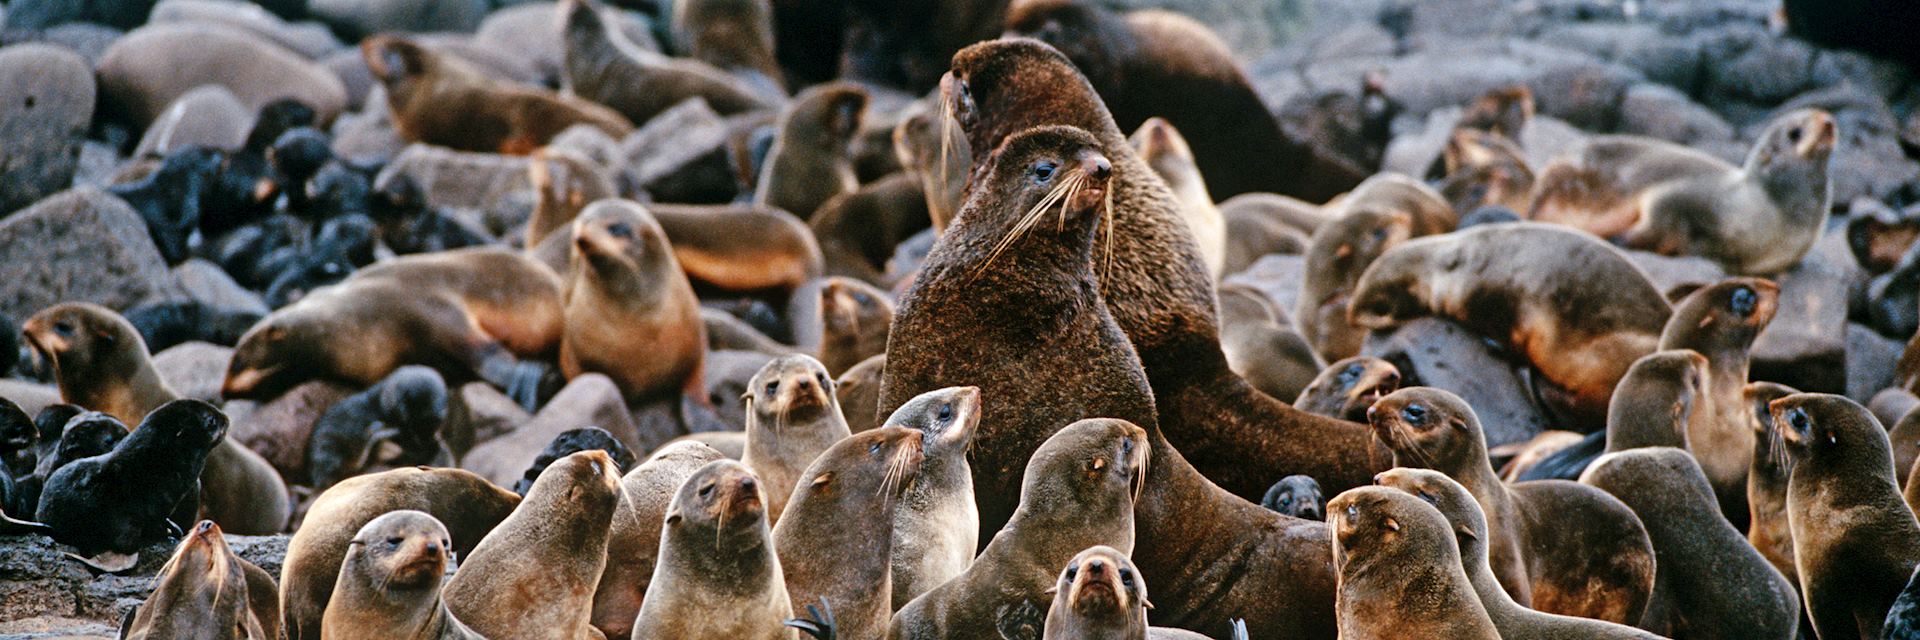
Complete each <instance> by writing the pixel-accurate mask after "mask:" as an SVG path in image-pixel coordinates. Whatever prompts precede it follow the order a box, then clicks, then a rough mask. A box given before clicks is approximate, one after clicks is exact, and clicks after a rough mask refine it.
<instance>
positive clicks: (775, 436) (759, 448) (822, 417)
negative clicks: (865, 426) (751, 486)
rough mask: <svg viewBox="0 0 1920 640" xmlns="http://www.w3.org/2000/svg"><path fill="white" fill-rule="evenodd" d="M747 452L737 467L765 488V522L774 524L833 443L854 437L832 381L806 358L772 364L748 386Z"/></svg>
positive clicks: (792, 357)
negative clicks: (743, 465)
mask: <svg viewBox="0 0 1920 640" xmlns="http://www.w3.org/2000/svg"><path fill="white" fill-rule="evenodd" d="M746 399H747V448H746V450H745V451H743V452H741V461H742V462H745V463H746V464H747V467H749V468H751V469H753V471H754V473H755V474H756V475H758V476H759V477H760V483H761V486H763V487H765V490H766V491H765V492H766V494H767V496H766V502H767V504H766V512H767V519H768V520H770V521H772V522H775V523H778V522H779V521H780V514H781V513H783V512H785V511H786V507H787V501H788V499H790V498H791V497H792V495H793V491H794V489H795V487H797V486H798V483H799V481H800V477H801V475H802V474H803V473H805V472H806V471H807V467H809V466H811V465H812V464H813V461H814V459H815V458H818V457H819V456H820V454H822V453H825V452H826V451H827V449H828V448H831V447H832V446H833V444H834V443H836V442H839V441H841V440H842V439H845V438H846V437H847V436H850V435H853V434H852V432H851V431H849V430H848V429H847V419H846V417H845V416H843V415H842V414H841V413H840V402H839V400H838V399H836V398H835V397H834V394H833V379H832V378H831V377H828V376H827V369H826V367H823V366H821V365H820V361H819V360H815V359H813V357H812V356H807V355H800V354H795V355H788V356H780V357H778V358H774V359H773V361H772V362H768V363H767V365H766V366H764V367H761V368H760V372H759V373H756V374H754V376H753V380H752V381H750V382H748V383H747V393H746Z"/></svg>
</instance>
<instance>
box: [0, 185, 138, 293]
mask: <svg viewBox="0 0 1920 640" xmlns="http://www.w3.org/2000/svg"><path fill="white" fill-rule="evenodd" d="M0 256H6V257H7V259H6V260H4V261H0V314H5V315H6V316H7V317H10V318H27V317H30V316H32V315H33V314H34V313H35V312H38V311H39V310H41V309H44V308H47V307H49V306H52V305H53V304H55V303H58V302H71V301H79V302H93V303H97V304H101V305H104V306H106V307H109V308H112V309H114V310H116V311H125V310H127V309H128V308H129V307H132V306H133V305H134V304H136V303H138V302H140V301H141V300H145V299H146V298H147V297H148V296H150V295H152V294H153V292H154V291H156V290H158V288H159V287H161V286H163V285H164V282H165V279H166V277H167V265H166V261H165V260H163V259H161V257H160V250H159V249H158V248H155V247H154V245H153V239H152V238H151V237H150V236H148V235H147V224H146V222H144V221H142V220H141V219H140V214H137V213H134V211H133V208H132V207H129V206H127V203H126V202H123V201H121V200H120V199H119V198H115V197H113V196H111V195H107V194H106V193H105V192H102V191H100V190H98V189H94V188H91V187H82V188H79V189H72V190H69V191H66V192H64V193H60V194H56V195H54V196H53V197H50V198H47V199H45V200H42V201H40V203H39V204H36V205H34V206H32V207H30V208H28V209H27V210H25V211H22V212H20V213H16V214H14V215H13V216H12V217H9V218H7V219H6V220H4V221H0Z"/></svg>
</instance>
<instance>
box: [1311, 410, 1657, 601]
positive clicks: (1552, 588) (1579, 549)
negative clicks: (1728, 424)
mask: <svg viewBox="0 0 1920 640" xmlns="http://www.w3.org/2000/svg"><path fill="white" fill-rule="evenodd" d="M1367 417H1368V419H1369V420H1371V421H1372V422H1373V428H1374V433H1375V435H1376V437H1378V438H1380V440H1381V441H1382V442H1385V443H1386V445H1387V447H1388V448H1390V449H1392V450H1393V458H1394V459H1393V461H1394V466H1405V467H1416V468H1425V469H1433V470H1435V471H1439V472H1441V473H1444V474H1446V475H1447V477H1449V478H1453V479H1454V481H1455V482H1459V483H1460V484H1461V486H1464V487H1466V488H1467V490H1468V491H1469V492H1471V493H1473V496H1474V499H1475V500H1477V501H1479V503H1480V507H1481V510H1482V511H1483V512H1484V513H1485V514H1486V516H1487V528H1488V531H1489V532H1490V536H1489V538H1488V540H1487V546H1488V555H1489V557H1490V558H1491V561H1492V563H1493V570H1494V573H1495V575H1497V576H1499V578H1500V584H1501V586H1503V587H1505V588H1506V590H1507V593H1509V594H1511V595H1512V596H1513V599H1514V600H1515V601H1517V602H1520V603H1521V604H1522V605H1526V606H1529V607H1532V608H1534V609H1537V610H1540V611H1546V612H1549V613H1559V614H1563V615H1577V616H1580V617H1583V618H1595V619H1599V620H1607V621H1609V622H1618V623H1621V624H1630V623H1633V622H1637V621H1639V620H1640V617H1641V615H1642V614H1644V613H1645V611H1646V606H1647V599H1648V597H1649V595H1650V594H1651V593H1652V591H1653V587H1654V576H1655V574H1654V551H1653V545H1652V543H1651V542H1650V541H1649V539H1648V537H1647V531H1646V529H1645V528H1643V527H1642V526H1641V525H1640V521H1639V518H1637V517H1635V516H1634V514H1633V511H1632V510H1631V509H1629V508H1627V506H1626V505H1625V504H1622V503H1621V502H1620V500H1618V499H1616V498H1614V497H1613V496H1611V495H1608V494H1607V493H1606V492H1604V491H1601V490H1599V489H1595V488H1593V487H1589V486H1585V485H1581V484H1578V483H1574V482H1569V481H1565V480H1535V481H1531V482H1520V483H1515V484H1511V485H1509V484H1506V483H1504V482H1501V481H1500V478H1499V477H1498V476H1495V475H1494V473H1493V465H1492V464H1490V463H1489V462H1488V461H1487V445H1486V439H1485V436H1483V435H1482V432H1481V429H1480V419H1479V417H1477V416H1475V415H1474V413H1473V409H1472V408H1471V407H1468V406H1467V403H1466V402H1464V401H1462V400H1461V399H1460V398H1459V396H1455V395H1453V394H1452V393H1449V392H1446V391H1443V390H1440V389H1431V388H1426V387H1413V388H1409V389H1401V390H1399V391H1395V392H1393V393H1392V394H1389V395H1388V396H1387V397H1385V398H1381V399H1380V401H1379V402H1376V403H1374V405H1373V409H1371V410H1369V411H1368V413H1367ZM1336 500H1337V499H1336ZM1327 509H1328V510H1329V512H1330V513H1333V514H1338V513H1339V509H1338V507H1335V506H1333V505H1332V504H1328V505H1327ZM1329 522H1330V523H1331V519H1329ZM1568 522H1577V523H1579V524H1578V526H1567V524H1566V523H1568Z"/></svg>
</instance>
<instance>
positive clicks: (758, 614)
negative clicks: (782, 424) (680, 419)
mask: <svg viewBox="0 0 1920 640" xmlns="http://www.w3.org/2000/svg"><path fill="white" fill-rule="evenodd" d="M761 486H762V485H761V484H760V483H759V482H758V481H757V480H756V479H755V478H754V475H753V471H751V470H749V469H747V467H746V465H743V464H740V463H738V462H734V461H732V460H715V461H713V462H710V463H707V465H706V466H704V467H701V468H700V470H699V471H695V472H694V474H693V477H690V478H687V481H686V483H685V484H682V485H681V486H680V491H679V492H678V493H676V494H674V496H673V502H671V503H669V504H668V506H667V512H666V521H665V524H664V526H662V527H661V531H660V555H659V560H658V561H657V562H656V563H655V564H654V566H653V580H652V581H651V582H649V583H648V584H647V597H646V600H645V602H644V603H643V604H642V605H641V606H640V617H639V619H637V620H635V621H634V623H633V637H635V638H661V639H666V638H688V639H698V638H712V639H714V640H730V639H735V638H738V639H741V640H774V639H791V638H793V637H794V631H793V630H792V629H789V628H787V626H786V624H785V621H786V619H787V618H789V617H792V616H793V603H792V602H790V601H789V600H788V598H787V584H786V576H785V575H784V574H782V573H781V572H780V559H779V558H777V557H775V556H774V549H773V530H772V529H770V528H768V526H767V507H766V498H765V495H764V494H763V493H762V491H761Z"/></svg>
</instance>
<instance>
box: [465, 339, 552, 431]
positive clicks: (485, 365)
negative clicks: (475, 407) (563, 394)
mask: <svg viewBox="0 0 1920 640" xmlns="http://www.w3.org/2000/svg"><path fill="white" fill-rule="evenodd" d="M482 352H483V353H484V354H485V355H483V356H481V357H480V359H479V360H480V363H479V366H476V367H474V369H475V370H476V371H478V372H479V373H480V378H481V379H482V380H486V381H487V382H489V383H492V384H493V386H496V387H499V388H500V390H501V391H504V392H506V394H507V397H508V398H512V399H513V401H514V402H515V403H517V404H519V405H520V407H521V408H523V409H526V410H527V412H529V413H538V412H539V411H540V405H541V404H543V403H545V402H546V401H547V400H548V399H550V398H552V397H553V396H554V394H557V393H559V392H560V387H561V386H562V385H564V384H565V383H566V381H565V380H562V379H561V377H560V375H559V371H558V370H556V369H554V368H553V367H552V366H549V365H546V364H543V363H539V362H534V361H530V360H521V359H519V358H516V357H514V356H513V354H512V353H510V352H508V351H507V349H506V347H502V346H500V344H499V343H497V342H496V343H491V344H489V345H488V347H486V348H483V349H482Z"/></svg>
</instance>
